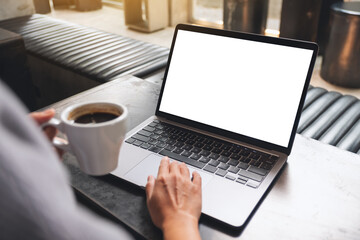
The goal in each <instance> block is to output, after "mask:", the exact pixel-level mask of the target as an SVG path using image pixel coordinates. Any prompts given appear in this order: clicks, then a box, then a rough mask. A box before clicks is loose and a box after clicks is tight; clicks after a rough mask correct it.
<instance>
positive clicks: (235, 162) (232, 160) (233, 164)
mask: <svg viewBox="0 0 360 240" xmlns="http://www.w3.org/2000/svg"><path fill="white" fill-rule="evenodd" d="M228 164H229V165H231V166H236V165H238V164H239V161H238V160H235V159H230V161H229V162H228Z"/></svg>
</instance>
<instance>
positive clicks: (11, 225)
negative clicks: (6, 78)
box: [0, 82, 133, 240]
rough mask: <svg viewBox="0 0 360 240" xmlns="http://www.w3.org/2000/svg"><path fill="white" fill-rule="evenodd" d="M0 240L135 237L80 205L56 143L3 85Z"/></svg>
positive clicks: (0, 87) (0, 100)
mask: <svg viewBox="0 0 360 240" xmlns="http://www.w3.org/2000/svg"><path fill="white" fill-rule="evenodd" d="M0 239H54V240H57V239H133V237H132V235H130V234H129V233H128V232H127V231H126V230H125V229H123V228H121V227H120V226H116V225H115V224H112V223H110V222H107V221H105V220H104V219H101V218H100V217H97V216H95V215H93V214H92V213H90V212H87V211H86V210H85V209H82V208H80V207H79V206H78V205H77V203H76V201H75V198H74V195H73V192H72V190H71V188H70V185H69V182H68V177H67V174H66V171H65V169H64V167H63V166H62V164H61V162H60V161H59V159H58V157H57V155H56V154H55V153H54V151H53V150H52V148H51V146H50V143H49V142H48V141H47V140H46V138H45V137H44V136H43V133H41V131H40V130H39V129H38V127H37V126H36V125H35V123H34V122H33V121H32V120H31V119H29V117H28V116H27V115H26V112H25V109H24V108H23V107H22V106H21V105H20V104H19V103H18V101H17V100H16V99H15V98H14V97H13V96H12V95H11V94H10V93H9V91H8V90H7V89H5V87H4V86H3V85H2V83H1V82H0Z"/></svg>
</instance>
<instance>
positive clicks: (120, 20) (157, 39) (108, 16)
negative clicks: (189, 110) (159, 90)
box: [48, 5, 360, 98]
mask: <svg viewBox="0 0 360 240" xmlns="http://www.w3.org/2000/svg"><path fill="white" fill-rule="evenodd" d="M48 15H49V16H52V17H55V18H58V19H63V20H66V21H70V22H74V23H78V24H82V25H85V26H89V27H94V28H98V29H101V30H104V31H107V32H112V33H116V34H120V35H123V36H128V37H131V38H135V39H139V40H142V41H146V42H151V43H154V44H158V45H161V46H164V47H168V48H170V45H171V39H172V34H173V31H174V28H172V27H168V28H166V29H164V30H160V31H157V32H154V33H150V34H149V33H141V32H137V31H133V30H130V29H128V28H127V27H126V26H125V23H124V13H123V10H121V9H118V8H114V7H110V6H106V5H104V6H103V8H102V9H101V10H96V11H90V12H78V11H76V10H75V9H56V10H54V9H52V12H51V13H49V14H48ZM320 67H321V57H318V59H317V62H316V66H315V69H314V73H313V76H312V80H311V84H312V85H313V86H319V87H323V88H326V89H328V90H329V91H339V92H341V93H343V94H351V95H354V96H357V97H358V98H360V88H357V89H348V88H342V87H338V86H335V85H332V84H330V83H327V82H326V81H324V80H323V79H322V78H321V77H320Z"/></svg>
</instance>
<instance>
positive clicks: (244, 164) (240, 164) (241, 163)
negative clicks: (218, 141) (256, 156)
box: [238, 162, 249, 170]
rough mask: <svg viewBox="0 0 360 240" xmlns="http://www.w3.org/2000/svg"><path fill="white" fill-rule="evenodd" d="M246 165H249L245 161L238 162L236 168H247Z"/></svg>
mask: <svg viewBox="0 0 360 240" xmlns="http://www.w3.org/2000/svg"><path fill="white" fill-rule="evenodd" d="M248 167H249V165H248V164H246V163H243V162H240V163H239V164H238V168H241V169H244V170H246V169H248Z"/></svg>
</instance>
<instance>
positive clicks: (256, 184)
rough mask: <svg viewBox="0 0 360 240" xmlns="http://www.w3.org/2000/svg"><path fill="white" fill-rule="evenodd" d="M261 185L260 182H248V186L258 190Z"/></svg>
mask: <svg viewBox="0 0 360 240" xmlns="http://www.w3.org/2000/svg"><path fill="white" fill-rule="evenodd" d="M259 185H260V183H259V182H254V181H248V183H247V184H246V186H249V187H252V188H257V187H258V186H259Z"/></svg>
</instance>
